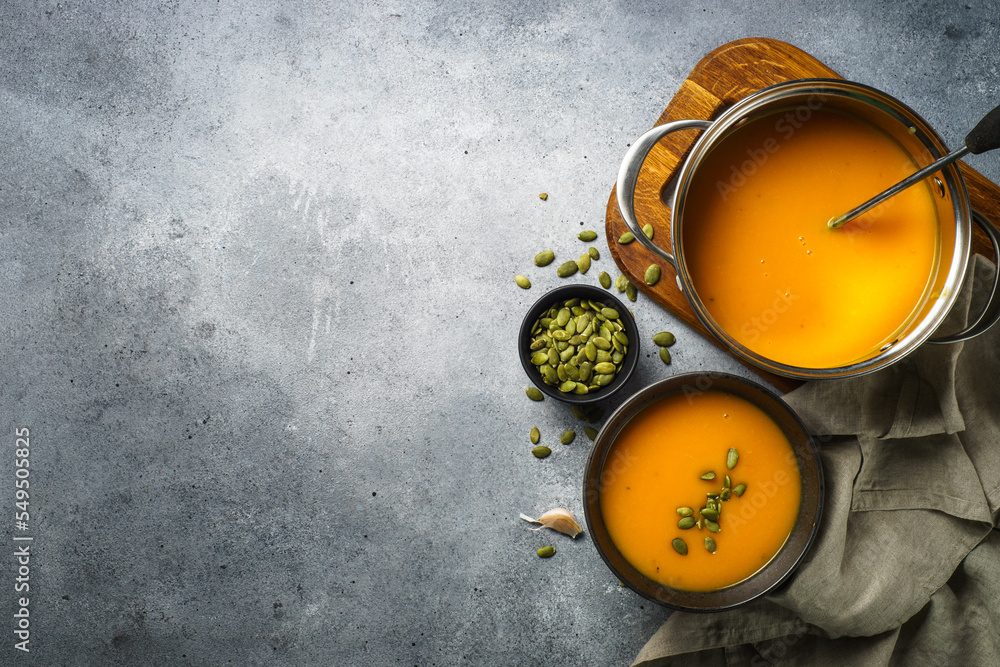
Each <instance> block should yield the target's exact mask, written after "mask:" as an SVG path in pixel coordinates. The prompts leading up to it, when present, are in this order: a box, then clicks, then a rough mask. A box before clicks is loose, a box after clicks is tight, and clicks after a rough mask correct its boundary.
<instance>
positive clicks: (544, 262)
mask: <svg viewBox="0 0 1000 667" xmlns="http://www.w3.org/2000/svg"><path fill="white" fill-rule="evenodd" d="M555 258H556V254H555V253H554V252H552V251H551V250H543V251H541V252H540V253H538V254H537V255H535V266H548V265H549V264H551V263H552V260H554V259H555Z"/></svg>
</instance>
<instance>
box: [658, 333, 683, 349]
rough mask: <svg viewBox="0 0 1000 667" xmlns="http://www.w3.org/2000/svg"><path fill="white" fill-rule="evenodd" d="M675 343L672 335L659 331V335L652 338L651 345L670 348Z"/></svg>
mask: <svg viewBox="0 0 1000 667" xmlns="http://www.w3.org/2000/svg"><path fill="white" fill-rule="evenodd" d="M675 342H677V341H676V339H675V338H674V335H673V334H672V333H670V332H669V331H661V332H660V333H658V334H656V335H655V336H653V343H654V344H655V345H659V346H660V347H670V346H671V345H673V344H674V343H675Z"/></svg>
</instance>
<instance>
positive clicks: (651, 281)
mask: <svg viewBox="0 0 1000 667" xmlns="http://www.w3.org/2000/svg"><path fill="white" fill-rule="evenodd" d="M644 278H645V280H646V284H647V285H649V286H650V287H652V286H653V285H655V284H656V283H658V282H659V281H660V267H659V266H658V265H656V264H650V265H649V266H648V267H647V268H646V275H645V276H644Z"/></svg>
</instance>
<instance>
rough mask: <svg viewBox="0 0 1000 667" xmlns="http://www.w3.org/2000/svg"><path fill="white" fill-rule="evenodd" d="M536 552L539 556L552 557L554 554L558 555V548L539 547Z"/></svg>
mask: <svg viewBox="0 0 1000 667" xmlns="http://www.w3.org/2000/svg"><path fill="white" fill-rule="evenodd" d="M535 553H536V554H538V557H539V558H551V557H552V556H555V555H556V548H555V547H542V548H541V549H539V550H538V551H536V552H535Z"/></svg>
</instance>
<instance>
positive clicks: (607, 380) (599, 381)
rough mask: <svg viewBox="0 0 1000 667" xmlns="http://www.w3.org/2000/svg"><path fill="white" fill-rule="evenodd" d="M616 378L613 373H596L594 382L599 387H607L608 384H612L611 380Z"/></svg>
mask: <svg viewBox="0 0 1000 667" xmlns="http://www.w3.org/2000/svg"><path fill="white" fill-rule="evenodd" d="M614 379H615V376H614V375H612V374H611V373H606V374H604V375H595V376H594V384H596V385H597V386H598V387H606V386H607V385H609V384H611V381H612V380H614Z"/></svg>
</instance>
